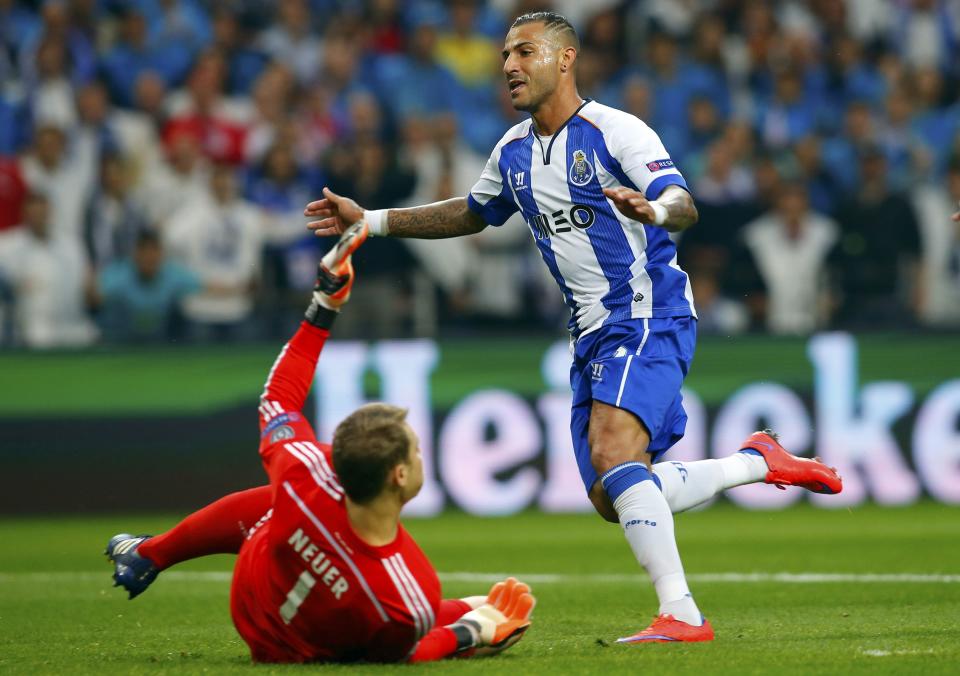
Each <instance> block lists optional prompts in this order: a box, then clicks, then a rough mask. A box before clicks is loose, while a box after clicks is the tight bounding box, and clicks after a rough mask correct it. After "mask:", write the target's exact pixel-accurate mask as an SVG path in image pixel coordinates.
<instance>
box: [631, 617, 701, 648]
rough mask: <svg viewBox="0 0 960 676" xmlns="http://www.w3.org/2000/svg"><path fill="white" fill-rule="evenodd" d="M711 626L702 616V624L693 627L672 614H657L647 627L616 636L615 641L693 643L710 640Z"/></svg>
mask: <svg viewBox="0 0 960 676" xmlns="http://www.w3.org/2000/svg"><path fill="white" fill-rule="evenodd" d="M712 640H713V627H711V626H710V623H709V622H707V619H706V618H703V624H701V625H700V626H699V627H695V626H694V625H692V624H687V623H686V622H681V621H680V620H678V619H676V618H675V617H674V616H673V615H668V614H666V613H664V614H663V615H659V616H658V617H657V618H656V619H655V620H654V621H653V622H652V623H651V624H650V626H649V627H647V628H646V629H644V630H643V631H641V632H639V633H637V634H634V635H633V636H624V637H623V638H618V639H617V643H677V642H680V643H694V642H699V641H712Z"/></svg>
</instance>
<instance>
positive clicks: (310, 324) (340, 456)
mask: <svg viewBox="0 0 960 676" xmlns="http://www.w3.org/2000/svg"><path fill="white" fill-rule="evenodd" d="M365 237H366V225H365V224H364V223H363V222H362V221H360V222H359V223H357V224H355V225H354V226H353V227H352V228H350V229H348V230H347V231H346V232H345V234H344V236H343V238H342V239H341V241H340V242H339V243H338V245H337V246H336V247H334V249H332V250H331V252H330V254H328V256H326V257H324V261H323V265H322V266H321V268H320V274H319V276H318V281H317V290H316V291H315V292H314V298H313V302H312V303H311V304H310V307H309V309H308V310H307V313H306V317H305V319H304V321H303V323H302V324H301V326H300V328H299V330H298V331H297V332H296V334H295V335H294V336H293V338H292V339H291V340H290V342H289V343H287V344H286V345H285V346H284V348H283V350H282V351H281V352H280V356H279V357H277V360H276V362H275V363H274V365H273V368H272V369H271V370H270V375H269V376H268V378H267V383H266V385H265V387H264V391H263V396H262V397H261V399H260V430H261V434H260V456H261V458H262V460H263V464H264V467H265V469H266V471H267V474H268V475H269V477H270V484H269V485H268V486H263V487H261V488H255V489H251V490H248V491H243V492H240V493H235V494H233V495H229V496H227V497H225V498H222V499H221V500H219V501H217V502H215V503H213V504H212V505H209V506H208V507H206V508H204V509H202V510H200V511H199V512H196V513H195V514H192V515H190V516H189V517H187V518H186V519H185V520H184V521H183V522H181V523H180V524H178V525H177V526H176V527H175V528H174V529H172V530H171V531H169V532H168V533H164V534H163V535H160V536H157V537H149V536H132V535H128V534H121V535H117V536H114V537H113V538H112V539H111V540H110V542H109V543H108V545H107V552H106V553H107V555H108V557H109V558H110V560H111V561H112V562H113V563H114V566H115V573H114V579H115V581H116V583H117V585H122V586H124V587H125V588H126V589H127V590H128V591H129V592H130V598H133V597H134V596H136V595H138V594H139V593H141V592H143V591H144V590H145V589H146V588H147V587H148V586H149V585H150V584H151V583H152V582H153V580H154V579H155V578H156V576H157V574H158V572H159V571H160V570H162V569H165V568H167V567H169V566H170V565H173V564H174V563H177V562H179V561H183V560H186V559H188V558H196V557H197V556H203V555H206V554H213V553H220V552H229V553H239V556H238V558H237V562H236V566H235V568H234V574H233V583H232V586H231V592H230V610H231V615H232V616H233V622H234V625H235V626H236V628H237V631H238V632H239V634H240V636H242V637H243V639H244V640H245V641H246V642H247V645H248V646H249V647H250V652H251V655H252V657H253V659H254V660H255V661H258V662H311V661H357V660H364V661H403V660H408V661H414V662H419V661H429V660H436V659H441V658H444V657H448V656H453V655H462V656H463V655H465V656H469V655H470V654H472V653H476V654H491V653H494V652H499V651H502V650H503V649H505V648H507V647H509V646H510V645H512V644H513V643H515V642H516V641H518V640H519V639H520V637H521V636H522V635H523V633H524V632H525V631H526V629H527V627H529V625H530V619H529V618H530V612H531V611H532V609H533V605H534V599H533V597H532V596H531V595H530V591H529V588H528V587H527V586H526V585H525V584H523V583H520V582H518V581H516V580H515V579H513V578H509V579H507V580H505V581H504V582H501V583H497V584H496V585H494V587H493V588H492V589H491V590H490V593H489V594H488V595H487V596H486V597H469V598H466V599H451V600H441V596H440V582H439V580H438V579H437V574H436V572H435V571H434V569H433V566H432V565H431V564H430V561H429V560H428V559H427V557H426V555H424V553H423V552H422V551H421V550H420V547H418V546H417V543H416V542H414V540H413V538H412V537H410V535H409V534H408V533H407V531H406V530H405V529H404V527H403V525H402V524H401V523H400V510H401V508H402V507H403V505H404V504H405V503H406V502H408V501H409V500H411V499H412V498H413V497H414V496H416V494H417V493H418V492H419V490H420V487H421V485H422V484H423V463H422V460H421V456H420V448H419V444H418V441H417V438H416V435H415V433H414V432H413V430H412V429H411V427H410V426H409V425H408V424H407V423H406V421H405V416H406V411H405V410H404V409H401V408H397V407H395V406H388V405H386V404H369V405H367V406H364V407H361V408H360V409H358V410H357V411H355V412H354V413H352V414H351V415H349V416H347V418H346V419H344V420H343V422H341V423H340V425H339V426H338V427H337V429H336V432H335V433H334V437H333V445H332V447H331V446H328V445H326V444H321V443H319V442H318V441H317V439H316V437H315V436H314V433H313V429H312V428H311V426H310V424H309V423H308V422H307V421H306V420H305V419H304V417H303V415H302V414H301V413H300V411H301V408H302V407H303V404H304V402H305V399H306V397H307V393H308V392H309V390H310V384H311V382H312V381H313V375H314V373H315V371H316V365H317V360H318V359H319V357H320V352H321V350H322V349H323V345H324V343H325V341H326V340H327V337H328V336H329V334H330V327H331V325H332V323H333V321H334V319H335V318H336V316H337V313H338V312H339V309H340V306H341V305H342V304H343V303H344V302H346V300H347V297H348V296H349V293H350V287H351V285H352V282H353V269H352V266H351V265H350V254H351V253H352V252H353V250H354V249H356V247H357V246H359V245H360V243H362V241H363V239H364V238H365ZM331 271H333V272H331Z"/></svg>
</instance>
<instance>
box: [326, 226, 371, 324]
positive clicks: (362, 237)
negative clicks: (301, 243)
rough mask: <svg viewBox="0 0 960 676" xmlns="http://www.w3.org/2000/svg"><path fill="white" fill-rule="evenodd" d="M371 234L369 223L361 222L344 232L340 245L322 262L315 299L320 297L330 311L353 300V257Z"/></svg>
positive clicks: (331, 250)
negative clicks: (351, 291)
mask: <svg viewBox="0 0 960 676" xmlns="http://www.w3.org/2000/svg"><path fill="white" fill-rule="evenodd" d="M368 234H369V229H368V227H367V222H366V221H364V220H359V221H357V222H356V223H354V224H353V225H351V226H350V227H348V228H347V229H346V230H344V231H343V234H342V235H340V241H338V242H337V243H336V244H335V245H334V246H333V248H332V249H330V251H328V252H327V253H326V254H324V256H323V258H321V259H320V266H319V270H318V272H317V285H316V286H315V287H314V295H315V296H316V295H320V296H321V297H322V299H323V303H322V304H323V305H325V306H327V307H328V308H329V309H331V310H337V309H339V308H340V306H341V305H343V304H344V303H346V302H347V299H348V298H350V290H351V289H352V288H353V278H354V274H353V262H352V260H351V256H352V255H353V252H354V251H356V250H357V249H359V248H360V245H361V244H363V243H364V242H365V241H366V239H367V235H368ZM318 300H319V299H318Z"/></svg>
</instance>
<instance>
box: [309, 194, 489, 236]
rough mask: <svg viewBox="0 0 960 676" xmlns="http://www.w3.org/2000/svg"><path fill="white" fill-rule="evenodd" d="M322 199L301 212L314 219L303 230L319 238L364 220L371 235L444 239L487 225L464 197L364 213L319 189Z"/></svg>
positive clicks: (357, 206)
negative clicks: (308, 229) (311, 231)
mask: <svg viewBox="0 0 960 676" xmlns="http://www.w3.org/2000/svg"><path fill="white" fill-rule="evenodd" d="M323 195H324V197H323V199H319V200H316V201H315V202H311V203H310V204H308V205H307V208H306V209H304V211H303V213H304V215H305V216H307V217H309V218H316V219H318V220H315V221H311V222H310V223H307V227H308V228H310V229H311V230H313V231H314V232H315V233H316V234H317V235H319V236H324V237H325V236H329V235H339V234H341V233H342V232H343V231H344V230H346V229H347V228H348V227H349V226H350V225H352V224H353V223H356V222H357V221H359V220H360V219H362V218H364V219H366V221H367V225H368V226H369V227H370V234H371V235H379V236H385V235H390V236H391V237H413V238H417V239H444V238H447V237H459V236H461V235H472V234H474V233H477V232H480V231H481V230H483V229H484V228H485V227H487V224H486V223H485V222H484V220H483V218H481V217H480V216H479V215H478V214H476V213H474V212H473V211H471V210H470V207H468V206H467V198H465V197H455V198H453V199H449V200H444V201H443V202H434V203H433V204H426V205H424V206H420V207H410V208H408V209H382V210H379V211H364V210H363V208H362V207H361V206H360V205H358V204H357V203H356V202H354V201H353V200H352V199H350V198H349V197H343V196H341V195H337V194H336V193H334V192H333V191H332V190H330V189H329V188H324V189H323Z"/></svg>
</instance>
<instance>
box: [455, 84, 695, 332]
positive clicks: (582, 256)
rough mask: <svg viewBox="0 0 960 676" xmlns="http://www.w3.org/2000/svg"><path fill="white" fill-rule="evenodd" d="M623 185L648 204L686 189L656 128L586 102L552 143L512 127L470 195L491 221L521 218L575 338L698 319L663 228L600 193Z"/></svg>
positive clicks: (528, 128)
mask: <svg viewBox="0 0 960 676" xmlns="http://www.w3.org/2000/svg"><path fill="white" fill-rule="evenodd" d="M621 185H623V186H627V187H629V188H632V189H634V190H639V191H642V192H643V193H644V195H646V197H647V199H650V200H653V199H656V198H657V197H658V196H659V195H660V193H661V192H662V191H663V189H664V188H666V187H667V186H668V185H679V186H681V187H683V188H686V187H687V184H686V181H684V180H683V176H682V175H681V174H680V172H679V171H678V170H677V169H676V167H674V166H673V161H672V160H671V159H670V156H669V155H668V154H667V151H666V150H665V149H664V147H663V143H661V141H660V138H659V137H658V136H657V134H656V133H655V132H654V131H653V130H652V129H650V127H648V126H647V125H646V124H644V123H643V122H641V121H640V120H639V119H637V118H636V117H634V116H633V115H630V114H628V113H625V112H623V111H620V110H616V109H614V108H610V107H608V106H604V105H601V104H599V103H596V102H595V101H589V100H588V101H586V102H585V103H584V104H583V105H582V106H580V108H579V109H578V110H577V112H576V113H575V114H574V115H573V117H571V118H570V120H568V121H567V123H566V124H565V125H564V126H563V127H561V128H560V129H559V130H558V131H557V133H556V134H554V135H553V136H551V137H541V136H539V135H537V133H536V132H535V131H534V129H533V122H532V120H526V121H524V122H521V123H520V124H518V125H516V126H514V127H513V128H512V129H510V131H508V132H507V133H506V134H505V135H504V137H503V138H502V139H501V140H500V142H499V143H498V144H497V146H496V147H495V148H494V149H493V154H491V156H490V159H489V160H488V161H487V166H486V168H485V169H484V170H483V174H482V175H481V176H480V180H479V181H477V183H476V185H474V186H473V189H472V190H471V191H470V195H469V196H468V198H467V202H468V203H469V205H470V208H471V209H472V210H473V211H474V212H476V213H478V214H479V215H480V216H482V217H483V218H484V219H485V220H486V222H487V223H489V224H491V225H502V224H503V223H504V221H506V220H507V218H509V217H510V215H511V214H513V213H514V212H516V211H518V210H519V211H520V212H521V214H522V215H523V218H524V220H526V222H527V225H529V226H530V230H531V232H532V234H533V237H534V240H535V241H536V243H537V247H538V248H539V249H540V253H541V255H542V256H543V260H544V262H545V263H546V264H547V267H548V268H549V269H550V272H551V273H552V274H553V277H554V278H555V279H556V280H557V284H558V285H559V286H560V290H561V291H562V292H563V296H564V299H565V300H566V302H567V305H568V306H569V307H570V311H571V318H570V324H569V328H570V332H571V334H572V335H573V336H574V337H578V336H580V335H582V334H584V333H588V332H590V331H594V330H596V329H598V328H600V327H601V326H604V325H605V324H612V323H614V322H619V321H624V320H627V319H635V318H646V317H683V316H694V317H695V316H696V311H695V310H694V307H693V294H692V293H691V291H690V280H689V278H688V277H687V274H686V273H685V272H684V271H683V270H681V269H680V266H679V265H677V250H676V246H675V245H674V243H673V241H672V240H671V239H670V238H669V236H668V235H667V232H666V230H664V229H663V228H659V227H656V226H652V225H646V224H643V223H640V222H638V221H633V220H631V219H629V218H627V217H626V216H624V215H623V214H621V213H620V212H619V211H617V209H616V208H615V207H614V206H613V204H612V203H611V202H610V201H609V200H608V199H607V198H606V197H605V196H604V194H603V192H602V190H603V188H609V187H615V186H621Z"/></svg>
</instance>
